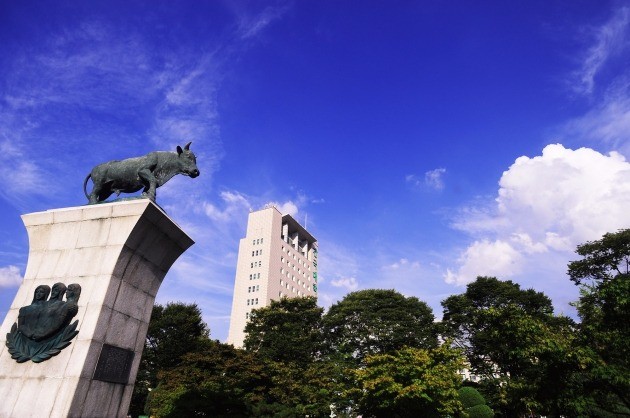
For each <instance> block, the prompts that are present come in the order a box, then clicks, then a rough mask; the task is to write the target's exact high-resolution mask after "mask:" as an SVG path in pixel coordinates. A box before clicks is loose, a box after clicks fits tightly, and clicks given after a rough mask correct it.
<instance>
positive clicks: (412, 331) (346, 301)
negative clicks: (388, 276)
mask: <svg viewBox="0 0 630 418" xmlns="http://www.w3.org/2000/svg"><path fill="white" fill-rule="evenodd" d="M323 333H324V339H325V347H326V350H327V352H328V353H329V355H334V356H341V358H343V359H345V360H346V361H351V362H354V363H358V364H361V363H363V361H364V359H365V358H366V357H367V356H368V355H374V354H385V353H389V352H393V351H395V350H399V349H401V348H403V347H405V346H408V347H417V348H430V347H435V346H436V345H437V330H436V327H435V324H434V316H433V312H432V311H431V308H429V306H428V305H427V304H426V303H424V302H422V301H420V300H418V298H416V297H405V296H403V295H402V294H400V293H398V292H396V291H395V290H377V289H371V290H361V291H358V292H352V293H349V294H348V295H346V297H344V298H343V300H341V301H340V302H338V303H336V304H334V305H332V306H331V307H330V309H329V310H328V312H327V313H326V314H325V315H324V318H323Z"/></svg>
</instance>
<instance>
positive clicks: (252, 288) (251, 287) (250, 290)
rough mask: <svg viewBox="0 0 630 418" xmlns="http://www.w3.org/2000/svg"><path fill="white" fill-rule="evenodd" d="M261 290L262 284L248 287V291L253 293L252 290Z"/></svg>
mask: <svg viewBox="0 0 630 418" xmlns="http://www.w3.org/2000/svg"><path fill="white" fill-rule="evenodd" d="M259 290H260V285H259V284H257V285H256V286H248V287H247V293H252V292H258V291H259Z"/></svg>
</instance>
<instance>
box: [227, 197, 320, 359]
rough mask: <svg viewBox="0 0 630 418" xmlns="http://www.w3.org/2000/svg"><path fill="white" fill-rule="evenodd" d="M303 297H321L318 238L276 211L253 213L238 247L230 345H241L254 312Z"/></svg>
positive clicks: (273, 209) (229, 335)
mask: <svg viewBox="0 0 630 418" xmlns="http://www.w3.org/2000/svg"><path fill="white" fill-rule="evenodd" d="M302 296H315V297H317V240H316V239H315V237H313V236H312V235H311V234H310V233H309V232H308V231H307V230H306V229H304V227H303V226H302V225H300V224H299V223H298V222H297V221H296V220H295V219H293V218H292V217H291V216H290V215H282V214H281V213H280V212H279V211H278V209H276V208H275V207H268V208H265V209H262V210H259V211H256V212H251V213H250V214H249V217H248V219H247V233H246V235H245V238H243V239H241V241H240V244H239V247H238V261H237V264H236V279H235V280H234V298H233V300H232V314H231V316H230V330H229V333H228V339H227V342H228V343H229V344H234V346H236V347H242V346H243V341H244V339H245V333H244V329H245V325H246V324H247V320H248V319H249V315H250V313H251V311H252V310H253V309H258V308H262V307H264V306H268V305H269V304H270V303H271V301H272V300H279V299H281V298H283V297H288V298H293V297H302Z"/></svg>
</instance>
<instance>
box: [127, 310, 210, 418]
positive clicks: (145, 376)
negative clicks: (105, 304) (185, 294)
mask: <svg viewBox="0 0 630 418" xmlns="http://www.w3.org/2000/svg"><path fill="white" fill-rule="evenodd" d="M208 335H209V330H208V327H207V326H206V324H205V323H204V322H203V320H202V319H201V311H200V310H199V307H197V305H196V304H190V305H189V304H184V303H169V304H167V305H166V306H162V305H158V304H156V305H155V306H154V307H153V312H152V314H151V321H150V322H149V329H148V331H147V338H146V343H145V345H144V351H143V353H142V360H141V362H140V367H139V369H138V375H137V377H136V384H135V387H134V393H133V396H132V400H131V406H130V408H129V412H130V413H131V414H132V415H133V416H137V415H142V414H143V413H144V411H145V404H146V400H147V396H148V394H149V391H150V389H152V388H155V387H156V386H157V385H158V373H159V372H160V371H163V370H168V369H170V368H173V367H175V366H177V365H179V364H180V363H181V361H182V356H183V355H185V354H187V353H189V352H196V351H199V350H201V349H202V348H203V347H204V346H205V344H206V343H207V342H208Z"/></svg>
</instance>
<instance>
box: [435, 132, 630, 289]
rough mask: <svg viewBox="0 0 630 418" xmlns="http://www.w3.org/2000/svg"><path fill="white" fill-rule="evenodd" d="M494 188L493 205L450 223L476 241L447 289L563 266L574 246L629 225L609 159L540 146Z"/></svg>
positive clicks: (629, 181)
mask: <svg viewBox="0 0 630 418" xmlns="http://www.w3.org/2000/svg"><path fill="white" fill-rule="evenodd" d="M499 185H500V188H499V191H498V197H497V198H496V199H495V201H494V204H492V205H490V204H487V205H486V206H485V208H484V209H482V210H478V211H476V210H474V209H473V210H467V211H464V212H463V213H462V214H461V217H460V219H458V220H457V221H456V222H455V223H454V226H456V227H457V228H459V229H462V230H465V231H467V232H469V233H470V234H472V235H473V236H474V237H477V239H476V240H475V241H474V242H473V244H471V245H470V246H468V248H467V249H466V250H464V251H463V252H462V254H461V256H460V257H459V259H458V263H457V264H458V267H457V268H456V269H455V270H448V271H447V273H446V275H445V280H446V281H447V282H449V283H456V284H465V283H467V282H470V281H472V280H474V279H475V277H476V276H477V275H496V276H498V277H500V278H509V277H514V276H518V275H519V274H521V273H525V270H526V269H527V267H526V266H528V265H535V264H538V265H540V264H544V263H545V261H544V260H545V259H548V258H555V257H557V255H558V254H557V253H562V254H563V255H562V256H563V257H564V258H565V260H566V261H569V258H570V257H572V255H571V252H572V251H573V250H574V249H575V247H576V246H577V245H578V244H580V243H583V242H585V241H588V240H593V239H598V238H599V237H601V235H602V234H604V233H606V232H614V231H616V230H618V229H620V228H627V227H629V226H630V212H629V211H628V207H630V164H629V163H628V162H627V161H626V160H625V158H624V157H623V156H622V155H620V154H618V153H616V152H611V153H610V154H609V155H603V154H601V153H599V152H597V151H594V150H592V149H589V148H580V149H578V150H571V149H567V148H564V147H563V146H562V145H560V144H554V145H548V146H547V147H545V148H544V150H543V152H542V155H541V156H536V157H533V158H529V157H520V158H518V159H517V160H516V161H515V162H514V164H513V165H512V166H511V167H510V168H509V169H508V170H507V171H506V172H504V173H503V176H502V177H501V180H500V182H499Z"/></svg>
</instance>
